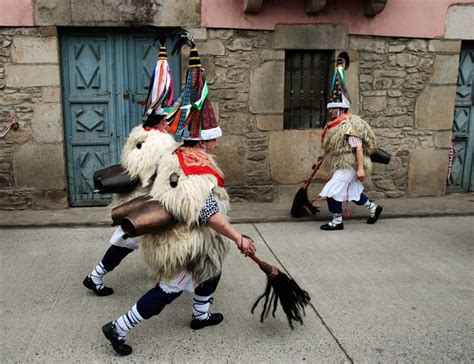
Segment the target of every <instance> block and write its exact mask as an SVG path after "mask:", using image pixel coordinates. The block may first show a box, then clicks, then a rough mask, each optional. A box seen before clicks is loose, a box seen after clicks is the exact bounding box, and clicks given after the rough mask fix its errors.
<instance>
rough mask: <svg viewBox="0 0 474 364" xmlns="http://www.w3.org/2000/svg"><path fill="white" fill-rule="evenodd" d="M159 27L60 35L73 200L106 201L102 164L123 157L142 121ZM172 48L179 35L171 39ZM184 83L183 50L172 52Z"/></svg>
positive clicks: (73, 202) (172, 63) (72, 202)
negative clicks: (100, 189) (96, 177)
mask: <svg viewBox="0 0 474 364" xmlns="http://www.w3.org/2000/svg"><path fill="white" fill-rule="evenodd" d="M155 36H156V33H155V34H153V33H151V32H132V31H130V30H117V29H100V30H87V31H79V30H70V31H64V32H62V34H61V37H60V44H61V48H60V49H61V74H62V92H63V108H64V124H65V134H66V135H65V140H66V156H67V170H68V191H69V202H70V205H71V206H94V205H106V204H108V203H109V202H110V197H111V196H110V195H101V194H96V193H93V182H92V175H93V173H94V172H95V171H96V170H99V169H102V168H105V167H108V166H110V165H112V164H116V163H119V160H120V153H121V150H122V146H123V143H124V142H125V139H126V137H127V135H128V134H129V132H130V130H131V129H132V128H133V127H134V126H135V125H139V124H140V123H141V122H142V115H143V109H142V107H141V106H140V104H139V103H140V102H141V101H143V100H144V99H145V97H146V94H147V92H148V83H149V78H150V75H151V72H152V69H153V67H154V64H155V62H156V59H157V55H158V49H159V44H158V42H156V41H155ZM167 42H168V43H167V46H168V49H172V47H173V44H174V39H169V40H168V41H167ZM169 62H170V66H171V67H173V72H174V73H173V76H174V77H175V78H174V80H175V85H176V87H179V85H180V78H179V77H180V55H179V54H177V55H175V56H173V57H169Z"/></svg>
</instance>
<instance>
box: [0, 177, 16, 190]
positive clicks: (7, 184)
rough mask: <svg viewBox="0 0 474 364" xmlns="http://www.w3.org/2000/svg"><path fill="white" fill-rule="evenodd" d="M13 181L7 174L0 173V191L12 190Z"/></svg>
mask: <svg viewBox="0 0 474 364" xmlns="http://www.w3.org/2000/svg"><path fill="white" fill-rule="evenodd" d="M14 186H15V181H14V179H13V176H12V175H11V174H9V173H0V190H13V188H14Z"/></svg>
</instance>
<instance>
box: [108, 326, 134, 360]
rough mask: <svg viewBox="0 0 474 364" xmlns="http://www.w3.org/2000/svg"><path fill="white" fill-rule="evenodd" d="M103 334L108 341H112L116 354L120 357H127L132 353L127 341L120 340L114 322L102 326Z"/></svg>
mask: <svg viewBox="0 0 474 364" xmlns="http://www.w3.org/2000/svg"><path fill="white" fill-rule="evenodd" d="M102 332H103V333H104V335H105V337H106V338H107V340H109V341H110V343H111V344H112V347H113V348H114V350H115V352H116V353H117V354H119V355H122V356H125V355H130V354H131V353H132V347H131V346H130V345H127V344H125V340H120V339H119V338H118V335H117V331H116V330H115V326H114V324H113V323H112V322H109V323H108V324H105V325H104V326H102Z"/></svg>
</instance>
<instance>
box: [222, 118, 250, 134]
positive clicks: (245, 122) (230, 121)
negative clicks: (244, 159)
mask: <svg viewBox="0 0 474 364" xmlns="http://www.w3.org/2000/svg"><path fill="white" fill-rule="evenodd" d="M251 118H252V116H251V115H250V114H249V113H248V112H246V113H240V112H225V113H224V112H223V113H222V114H221V115H220V119H219V124H220V126H221V128H222V130H223V131H224V134H225V135H227V134H239V135H245V134H247V133H249V132H250V131H252V130H253V127H252V120H251Z"/></svg>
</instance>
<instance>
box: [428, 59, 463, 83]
mask: <svg viewBox="0 0 474 364" xmlns="http://www.w3.org/2000/svg"><path fill="white" fill-rule="evenodd" d="M458 68H459V55H452V56H448V55H437V56H436V57H435V61H434V64H433V72H432V73H431V83H432V84H456V81H457V79H458Z"/></svg>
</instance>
